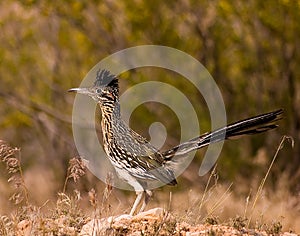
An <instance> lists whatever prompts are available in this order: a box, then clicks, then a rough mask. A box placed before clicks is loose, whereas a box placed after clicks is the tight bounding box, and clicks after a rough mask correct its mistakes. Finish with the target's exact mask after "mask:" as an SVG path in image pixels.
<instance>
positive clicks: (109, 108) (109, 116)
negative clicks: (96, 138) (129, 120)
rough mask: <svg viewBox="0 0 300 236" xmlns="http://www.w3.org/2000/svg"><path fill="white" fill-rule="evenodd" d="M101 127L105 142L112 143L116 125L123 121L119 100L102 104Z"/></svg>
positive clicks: (105, 143)
mask: <svg viewBox="0 0 300 236" xmlns="http://www.w3.org/2000/svg"><path fill="white" fill-rule="evenodd" d="M100 108H101V113H102V120H101V127H102V133H103V143H104V148H105V145H107V144H109V143H111V142H112V141H113V137H114V127H116V126H119V125H120V124H119V123H121V122H123V121H122V119H121V114H120V104H119V102H118V101H116V102H111V103H106V104H101V105H100Z"/></svg>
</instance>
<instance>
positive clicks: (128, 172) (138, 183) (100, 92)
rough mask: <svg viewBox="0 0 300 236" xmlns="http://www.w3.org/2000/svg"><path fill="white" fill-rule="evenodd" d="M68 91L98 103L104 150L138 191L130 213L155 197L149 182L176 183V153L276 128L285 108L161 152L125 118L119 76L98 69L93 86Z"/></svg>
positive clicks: (241, 121)
mask: <svg viewBox="0 0 300 236" xmlns="http://www.w3.org/2000/svg"><path fill="white" fill-rule="evenodd" d="M68 91H69V92H76V93H78V94H83V95H87V96H89V97H91V98H92V99H93V100H94V101H95V102H96V103H97V104H98V105H99V107H100V110H101V117H100V119H101V129H102V135H103V148H104V151H105V153H106V155H107V157H108V159H109V160H110V162H111V164H112V166H113V167H114V169H115V171H116V173H117V174H118V175H119V177H120V178H121V179H123V180H125V182H127V183H128V184H129V185H131V186H132V187H133V188H134V190H135V192H136V194H137V197H136V199H135V201H134V203H133V206H132V208H131V211H130V213H129V215H131V216H132V215H134V214H135V212H136V211H137V208H138V206H139V205H140V204H141V207H140V210H139V212H143V211H144V209H145V207H146V205H147V204H148V202H149V200H150V198H151V196H152V190H150V189H148V188H147V186H148V185H149V182H151V181H159V182H162V183H163V184H167V185H171V186H174V185H176V184H177V181H176V178H175V174H174V170H173V169H172V165H170V163H172V161H173V159H174V157H175V156H184V155H187V154H188V153H189V152H191V151H194V150H198V149H200V148H203V147H205V146H207V145H209V144H211V143H216V142H219V141H222V140H224V139H229V138H232V137H238V136H242V135H252V134H258V133H262V132H265V131H267V130H271V129H274V128H276V127H277V126H278V124H277V121H278V120H280V119H282V117H283V109H278V110H275V111H272V112H268V113H264V114H261V115H258V116H254V117H251V118H247V119H243V120H240V121H237V122H235V123H232V124H229V125H227V126H225V127H222V128H219V129H216V130H214V131H212V132H208V133H205V134H202V135H200V136H198V137H195V138H193V139H190V140H188V141H186V142H183V143H181V144H179V145H177V146H175V147H172V148H171V149H169V150H166V151H160V150H158V149H157V148H156V147H154V146H153V145H152V144H151V143H150V142H149V141H148V140H147V139H146V138H144V137H142V136H141V135H139V134H138V133H137V132H135V131H134V130H132V129H131V128H130V127H129V126H128V124H127V123H126V122H125V121H124V120H122V117H121V108H120V100H119V79H118V77H117V76H116V75H114V74H112V73H111V72H110V71H109V70H106V69H99V70H98V71H97V73H96V78H95V82H94V84H93V85H92V86H91V87H80V88H72V89H69V90H68ZM142 199H143V201H142Z"/></svg>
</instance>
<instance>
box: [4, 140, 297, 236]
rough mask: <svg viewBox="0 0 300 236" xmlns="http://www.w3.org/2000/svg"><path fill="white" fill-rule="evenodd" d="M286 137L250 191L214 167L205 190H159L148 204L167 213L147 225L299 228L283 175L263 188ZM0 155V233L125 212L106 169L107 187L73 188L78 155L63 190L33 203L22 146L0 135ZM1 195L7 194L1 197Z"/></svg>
mask: <svg viewBox="0 0 300 236" xmlns="http://www.w3.org/2000/svg"><path fill="white" fill-rule="evenodd" d="M286 140H289V138H288V137H284V138H283V139H282V142H281V143H280V145H279V147H278V149H277V151H276V154H275V155H274V158H273V160H272V162H271V164H270V165H269V168H268V170H266V174H265V176H264V178H263V179H262V181H261V182H260V184H259V186H258V189H257V191H254V190H252V191H249V194H248V195H238V194H234V192H233V190H232V188H233V186H234V184H235V183H230V184H224V183H222V184H221V183H219V180H218V173H217V167H215V168H214V169H213V171H212V172H211V174H210V176H209V178H208V181H207V184H206V186H205V189H204V191H200V190H190V191H189V192H188V194H187V191H184V192H178V193H176V194H174V195H172V194H166V193H163V192H161V193H158V196H156V197H155V199H154V200H153V201H152V202H151V203H150V206H149V208H151V207H154V206H160V207H161V206H162V204H161V202H163V203H165V204H166V205H165V208H166V209H167V211H166V214H165V216H166V217H164V218H162V220H161V222H155V224H153V228H151V227H152V226H151V227H150V228H149V225H148V228H147V230H148V231H149V232H152V233H153V234H156V235H161V232H168V234H172V232H175V231H174V230H175V228H176V224H180V227H181V228H180V229H181V230H184V223H183V222H187V223H188V224H189V225H197V224H209V225H216V224H222V225H226V227H227V226H228V227H231V228H235V229H237V230H239V231H240V230H241V229H244V228H245V227H249V228H252V229H256V230H261V231H265V232H267V233H269V234H278V233H280V232H282V231H283V230H284V231H294V232H300V226H299V225H298V224H297V222H300V214H299V212H300V201H299V197H297V196H293V195H291V194H290V192H289V190H288V184H287V183H288V177H287V175H284V176H283V177H282V178H281V179H280V181H279V182H278V183H277V187H276V188H275V189H276V190H269V189H266V188H264V185H265V182H266V180H267V177H268V175H269V173H270V170H271V168H272V165H273V164H274V161H275V160H276V157H277V155H278V152H279V151H280V149H281V148H282V146H283V143H284V142H285V141H286ZM0 160H1V161H2V162H3V163H4V165H5V166H6V169H7V174H8V175H7V176H8V182H9V184H10V185H11V187H12V189H13V191H12V193H11V196H10V197H8V198H9V199H7V200H6V202H4V204H6V205H9V204H11V207H10V208H9V210H10V212H11V213H9V214H6V215H2V216H0V235H3V236H6V235H26V236H27V235H78V234H79V232H80V230H81V228H82V226H83V225H84V224H86V223H87V222H88V221H90V220H92V219H99V218H103V217H107V216H110V215H113V214H116V213H117V212H118V213H123V212H124V211H128V209H129V208H130V206H129V205H127V203H129V201H128V197H126V198H124V196H122V195H118V192H115V191H113V188H112V185H111V181H112V177H111V176H110V175H108V176H107V180H106V185H105V188H104V189H103V190H101V191H100V192H99V190H95V189H94V188H92V189H90V191H88V192H84V191H82V190H81V191H80V190H78V189H76V186H77V185H78V181H79V180H80V178H82V177H84V176H85V174H86V173H87V171H86V168H85V165H84V162H83V161H82V160H81V159H80V158H72V159H71V160H70V162H69V166H68V169H67V174H66V179H65V182H64V186H63V188H62V191H61V192H59V193H58V194H57V195H56V197H55V198H54V199H49V200H44V202H43V203H42V204H34V192H32V190H31V189H30V188H27V186H26V178H24V175H23V171H22V168H21V152H20V149H19V148H14V147H11V146H9V145H8V144H7V143H5V142H3V141H0ZM70 182H72V185H71V184H70ZM79 182H80V181H79ZM74 183H76V184H77V185H76V184H74ZM70 186H72V187H73V191H71V190H70ZM74 186H75V188H74ZM244 187H245V186H244ZM67 188H69V189H68V191H67ZM131 197H132V198H133V197H134V195H132V196H131ZM131 197H130V198H131ZM130 200H131V199H130ZM155 200H156V201H155ZM2 201H5V199H3V198H2ZM8 202H10V203H9V204H8ZM120 202H125V204H123V205H122V207H120V208H116V207H114V208H112V206H118V204H119V206H120ZM87 203H88V204H87ZM2 204H3V203H2ZM124 205H127V207H124ZM169 211H171V212H172V214H173V215H175V216H176V218H175V219H176V220H174V218H173V219H172V220H171V221H170V220H169V219H170V218H169V217H168V216H169V215H168V214H169V213H168V212H169ZM7 212H9V211H7ZM143 227H144V226H143ZM148 231H147V232H148ZM122 233H125V231H124V232H123V231H122V230H121V231H120V232H114V234H115V235H118V234H119V235H122ZM212 233H213V232H212Z"/></svg>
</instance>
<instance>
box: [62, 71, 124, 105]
mask: <svg viewBox="0 0 300 236" xmlns="http://www.w3.org/2000/svg"><path fill="white" fill-rule="evenodd" d="M68 91H69V92H77V93H80V94H84V95H88V96H90V97H91V98H93V99H94V100H95V101H96V102H99V103H100V104H103V103H105V102H116V101H117V100H118V97H119V85H118V78H117V76H115V75H113V74H111V73H110V72H109V71H108V70H101V69H100V70H99V71H98V72H97V76H96V80H95V82H94V85H93V86H92V87H88V88H72V89H69V90H68Z"/></svg>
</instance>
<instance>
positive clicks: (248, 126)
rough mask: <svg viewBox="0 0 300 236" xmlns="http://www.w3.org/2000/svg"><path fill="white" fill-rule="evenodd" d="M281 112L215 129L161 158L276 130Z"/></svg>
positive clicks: (166, 158) (177, 147) (164, 153)
mask: <svg viewBox="0 0 300 236" xmlns="http://www.w3.org/2000/svg"><path fill="white" fill-rule="evenodd" d="M282 114H283V110H282V109H280V110H277V111H272V112H269V113H265V114H262V115H258V116H255V117H252V118H248V119H245V120H241V121H238V122H235V123H232V124H229V125H228V126H226V127H223V128H220V129H217V130H215V131H213V132H210V133H205V134H203V135H200V136H199V137H196V138H193V139H191V140H189V141H187V142H184V143H182V144H179V145H178V146H176V147H173V148H171V149H170V150H168V151H165V152H163V153H162V154H163V156H164V158H165V160H166V161H168V160H171V159H172V158H173V157H174V156H175V155H176V156H178V155H180V156H181V155H185V154H187V153H189V152H191V151H194V150H197V149H200V148H202V147H205V146H207V145H209V144H210V143H216V142H219V141H222V140H224V139H230V138H231V137H237V136H241V135H245V134H247V135H250V134H258V133H262V132H265V131H267V130H270V129H274V128H276V127H277V126H278V125H277V124H276V121H278V120H280V119H282Z"/></svg>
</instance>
